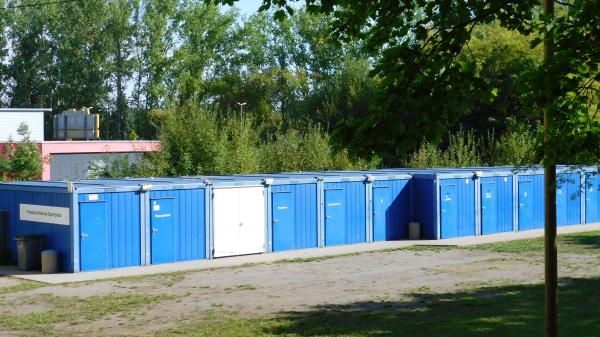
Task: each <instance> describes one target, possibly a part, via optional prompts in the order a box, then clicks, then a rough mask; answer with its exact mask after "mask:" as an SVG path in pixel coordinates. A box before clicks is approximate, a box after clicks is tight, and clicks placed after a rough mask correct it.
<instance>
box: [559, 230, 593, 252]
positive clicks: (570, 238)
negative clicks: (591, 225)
mask: <svg viewBox="0 0 600 337" xmlns="http://www.w3.org/2000/svg"><path fill="white" fill-rule="evenodd" d="M558 240H559V243H560V244H566V245H570V246H573V245H577V246H579V248H580V249H582V250H589V249H600V232H589V233H580V234H565V235H561V236H559V239H558Z"/></svg>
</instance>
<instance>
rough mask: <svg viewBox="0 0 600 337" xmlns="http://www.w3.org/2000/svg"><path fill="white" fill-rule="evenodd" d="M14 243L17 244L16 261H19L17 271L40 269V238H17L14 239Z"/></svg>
mask: <svg viewBox="0 0 600 337" xmlns="http://www.w3.org/2000/svg"><path fill="white" fill-rule="evenodd" d="M15 241H16V242H17V260H18V261H19V269H22V270H35V269H40V255H41V250H42V249H41V246H42V236H41V235H25V236H17V237H15Z"/></svg>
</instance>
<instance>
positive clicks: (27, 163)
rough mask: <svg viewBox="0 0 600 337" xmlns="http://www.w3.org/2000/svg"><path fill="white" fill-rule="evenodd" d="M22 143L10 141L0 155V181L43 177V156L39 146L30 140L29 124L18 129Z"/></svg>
mask: <svg viewBox="0 0 600 337" xmlns="http://www.w3.org/2000/svg"><path fill="white" fill-rule="evenodd" d="M17 133H18V134H19V135H20V136H21V137H22V140H21V141H20V142H17V143H15V142H13V141H12V139H9V141H8V143H6V144H4V147H3V149H2V154H0V180H2V181H4V180H37V179H40V178H41V176H42V164H43V162H42V154H41V153H40V148H39V147H38V145H37V144H36V143H35V142H33V141H31V140H30V138H29V135H30V132H29V127H28V126H27V124H24V123H22V124H21V125H20V126H19V128H18V129H17Z"/></svg>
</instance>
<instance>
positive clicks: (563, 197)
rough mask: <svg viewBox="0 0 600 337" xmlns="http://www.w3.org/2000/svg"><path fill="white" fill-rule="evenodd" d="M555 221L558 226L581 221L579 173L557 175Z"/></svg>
mask: <svg viewBox="0 0 600 337" xmlns="http://www.w3.org/2000/svg"><path fill="white" fill-rule="evenodd" d="M556 222H557V224H558V226H567V225H576V224H580V223H582V222H583V221H581V175H580V174H579V173H563V174H558V175H557V184H556Z"/></svg>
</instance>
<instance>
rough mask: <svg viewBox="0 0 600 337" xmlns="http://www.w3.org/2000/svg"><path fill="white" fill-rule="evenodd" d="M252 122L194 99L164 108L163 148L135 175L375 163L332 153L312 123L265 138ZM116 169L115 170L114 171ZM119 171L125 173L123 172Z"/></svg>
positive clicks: (249, 171) (330, 167) (347, 167)
mask: <svg viewBox="0 0 600 337" xmlns="http://www.w3.org/2000/svg"><path fill="white" fill-rule="evenodd" d="M272 128H273V126H269V125H261V127H258V128H257V127H254V126H253V123H252V121H251V120H244V121H243V124H240V120H239V118H238V116H235V115H233V116H230V117H222V118H220V117H219V116H218V115H217V113H216V112H215V111H213V110H205V109H203V108H200V107H198V105H196V104H193V103H187V104H185V105H184V106H182V107H179V108H177V109H174V110H171V111H169V112H168V117H167V119H166V121H165V124H164V126H163V128H162V130H161V138H160V139H161V151H160V152H158V153H156V154H154V155H150V156H149V157H148V158H146V159H144V160H143V161H142V162H141V163H140V164H139V165H138V166H137V167H135V168H134V172H129V171H125V172H127V173H133V175H150V176H157V175H214V174H239V173H258V172H286V171H287V172H290V171H308V170H327V169H358V168H368V167H373V165H377V162H376V160H375V161H373V162H365V161H363V160H355V159H352V158H350V156H349V154H348V152H347V151H346V150H340V151H335V150H334V149H333V146H332V145H331V142H330V139H329V137H328V136H327V134H326V133H324V132H323V131H322V130H320V129H319V128H317V127H315V126H309V127H307V128H305V132H303V133H302V132H300V131H298V130H295V129H288V130H287V131H281V130H278V131H276V132H275V133H273V134H272V135H271V136H272V137H269V138H268V139H263V138H261V134H262V133H263V130H264V129H272ZM116 171H117V172H119V171H118V170H116ZM121 172H123V171H121Z"/></svg>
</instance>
